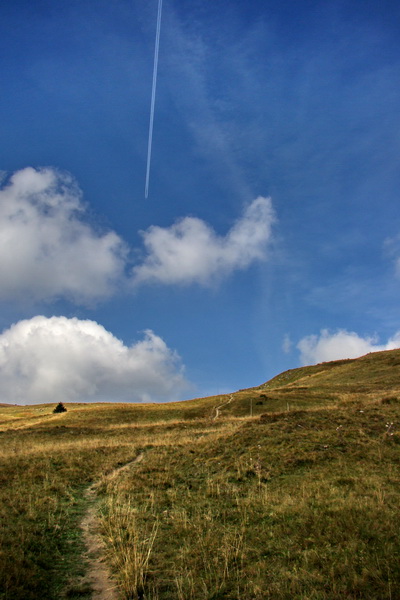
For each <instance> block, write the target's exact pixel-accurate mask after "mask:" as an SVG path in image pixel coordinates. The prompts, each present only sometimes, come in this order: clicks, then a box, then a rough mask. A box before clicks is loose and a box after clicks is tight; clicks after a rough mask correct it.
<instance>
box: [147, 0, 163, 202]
mask: <svg viewBox="0 0 400 600" xmlns="http://www.w3.org/2000/svg"><path fill="white" fill-rule="evenodd" d="M161 11H162V0H158V14H157V32H156V45H155V49H154V66H153V86H152V89H151V106H150V124H149V141H148V144H147V168H146V186H145V190H144V195H145V198H147V197H148V195H149V178H150V163H151V146H152V143H153V124H154V106H155V103H156V87H157V67H158V52H159V49H160V31H161Z"/></svg>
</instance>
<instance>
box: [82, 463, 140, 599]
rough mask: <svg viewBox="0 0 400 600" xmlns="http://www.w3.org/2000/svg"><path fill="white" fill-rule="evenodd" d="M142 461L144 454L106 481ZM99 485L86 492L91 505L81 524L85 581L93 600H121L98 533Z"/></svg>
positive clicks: (115, 470) (89, 488) (108, 477)
mask: <svg viewBox="0 0 400 600" xmlns="http://www.w3.org/2000/svg"><path fill="white" fill-rule="evenodd" d="M142 459H143V453H142V454H139V455H138V456H137V457H136V458H135V459H134V460H132V461H130V462H128V463H126V464H125V465H122V466H121V467H118V468H117V469H114V470H113V471H111V472H110V473H108V474H107V475H106V477H105V479H110V478H112V477H115V476H116V475H118V474H119V473H121V471H125V470H127V469H129V468H130V467H131V466H132V465H134V464H136V463H138V462H140V461H141V460H142ZM99 485H100V482H95V483H93V484H92V485H91V486H90V487H88V489H87V490H86V492H85V498H86V500H87V501H88V503H89V508H88V510H87V511H86V514H85V515H84V517H83V519H82V521H81V524H80V526H81V529H82V532H83V540H84V543H85V546H86V552H85V558H86V560H87V563H88V568H87V572H86V576H85V578H84V579H85V582H87V583H88V584H89V585H90V587H91V588H92V590H93V592H92V600H119V594H118V592H117V584H116V583H115V581H114V580H113V578H112V576H111V572H110V569H109V568H108V566H107V563H106V562H105V551H104V542H103V540H102V539H101V536H100V535H99V533H98V524H99V522H98V516H97V510H96V505H95V499H96V494H97V489H98V487H99Z"/></svg>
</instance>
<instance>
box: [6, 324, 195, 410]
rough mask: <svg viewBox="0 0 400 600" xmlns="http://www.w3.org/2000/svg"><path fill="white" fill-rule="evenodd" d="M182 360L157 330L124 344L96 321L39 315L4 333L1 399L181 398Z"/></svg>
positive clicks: (23, 401) (37, 400)
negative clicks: (128, 344) (131, 343)
mask: <svg viewBox="0 0 400 600" xmlns="http://www.w3.org/2000/svg"><path fill="white" fill-rule="evenodd" d="M185 388H186V382H185V379H184V376H183V368H182V365H181V362H180V359H179V357H178V356H177V354H176V353H174V352H173V351H171V350H170V349H169V348H168V347H167V345H166V344H165V342H164V341H163V340H162V339H161V338H160V337H158V336H157V335H155V334H154V333H153V332H152V331H146V332H145V334H144V337H143V339H142V340H141V341H138V342H137V343H135V344H133V345H132V346H126V345H124V344H123V343H122V342H121V341H120V340H119V339H117V338H116V337H114V336H113V335H112V334H111V333H110V332H109V331H107V330H106V329H104V327H102V326H101V325H99V324H98V323H96V322H95V321H89V320H85V321H83V320H79V319H77V318H72V319H68V318H66V317H51V318H46V317H43V316H36V317H34V318H32V319H29V320H24V321H19V322H18V323H16V324H15V325H12V326H11V327H10V328H9V329H8V330H6V331H4V332H3V333H2V334H1V335H0V398H1V401H2V402H9V403H16V404H31V403H46V402H58V401H110V402H114V401H120V402H122V401H163V400H172V399H178V398H179V396H180V395H181V393H182V391H183V389H185Z"/></svg>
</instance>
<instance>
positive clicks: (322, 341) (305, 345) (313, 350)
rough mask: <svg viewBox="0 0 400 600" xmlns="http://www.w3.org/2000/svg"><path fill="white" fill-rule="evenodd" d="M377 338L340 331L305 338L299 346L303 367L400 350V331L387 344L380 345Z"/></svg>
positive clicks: (322, 332) (325, 331) (324, 330)
mask: <svg viewBox="0 0 400 600" xmlns="http://www.w3.org/2000/svg"><path fill="white" fill-rule="evenodd" d="M377 341H378V340H377V339H376V338H375V337H365V338H363V337H360V336H359V335H358V334H357V333H354V332H349V331H345V330H342V329H341V330H339V331H337V332H336V333H330V332H329V331H328V330H327V329H323V330H322V331H321V332H320V334H319V336H317V335H309V336H307V337H304V338H303V339H302V340H300V342H299V343H298V345H297V348H298V349H299V350H300V359H301V362H302V364H303V365H309V364H315V363H320V362H328V361H331V360H339V359H342V358H357V357H359V356H363V355H364V354H368V352H379V351H381V350H393V349H394V348H400V331H398V332H396V333H395V334H394V336H393V337H391V338H390V339H389V340H388V341H387V343H386V344H378V343H377Z"/></svg>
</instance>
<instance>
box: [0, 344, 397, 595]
mask: <svg viewBox="0 0 400 600" xmlns="http://www.w3.org/2000/svg"><path fill="white" fill-rule="evenodd" d="M399 366H400V351H391V352H388V353H379V354H377V355H368V356H367V357H364V358H362V359H359V360H357V361H339V362H338V363H327V364H325V365H317V366H316V367H310V368H302V369H299V370H294V371H290V372H288V373H285V374H282V375H280V376H279V377H277V378H275V379H274V380H272V381H271V382H268V383H267V384H263V385H262V386H259V387H257V388H253V389H250V390H242V391H240V392H237V393H235V394H233V400H232V402H230V403H229V404H228V403H227V401H228V400H229V398H230V396H229V395H227V396H217V397H214V398H210V399H207V398H203V399H196V400H191V401H187V402H183V403H173V404H171V405H116V404H101V405H84V404H75V405H72V404H71V405H66V406H67V409H68V411H67V412H66V413H64V414H60V415H53V413H52V410H53V408H54V405H51V406H50V405H41V406H34V407H4V406H0V464H1V471H0V483H1V486H0V525H1V527H0V536H1V546H0V548H1V549H0V598H1V599H2V600H35V599H41V600H42V599H44V598H45V599H46V600H52V599H56V598H57V599H59V598H62V597H68V598H70V599H74V598H75V599H78V598H80V599H81V600H85V599H86V600H89V598H90V597H91V592H90V587H88V586H86V587H85V586H82V585H80V584H78V583H77V582H79V581H80V577H81V576H83V575H84V574H85V563H84V561H83V560H82V556H83V555H84V547H83V544H82V537H81V531H80V528H79V523H80V521H81V519H82V516H83V515H84V513H85V511H86V510H87V507H88V500H87V498H85V494H84V492H85V489H87V487H88V486H89V485H90V484H91V483H93V482H94V481H96V482H98V486H97V489H98V507H97V508H98V512H99V515H100V517H101V530H102V534H103V536H104V541H105V544H106V548H107V556H108V560H109V562H110V565H111V566H112V568H113V571H114V575H115V578H116V581H117V583H118V586H119V591H120V595H121V598H125V599H128V598H131V599H132V598H138V599H139V598H143V600H150V599H151V600H156V599H157V600H172V599H174V600H175V599H178V600H203V599H204V600H211V599H218V598H220V599H222V598H225V599H229V600H234V599H240V600H243V599H245V600H264V599H268V598H270V599H271V600H283V599H285V600H286V599H287V600H289V599H290V600H293V599H304V600H305V599H307V600H308V599H311V600H337V599H339V598H340V599H342V598H345V599H352V600H353V599H354V600H355V599H361V598H362V599H367V600H377V599H379V600H381V599H382V600H384V599H388V600H395V599H396V598H400V592H399V590H400V587H399V583H400V581H399V580H400V568H399V565H400V561H399V558H400V556H399V554H400V544H399V537H398V525H397V522H398V518H399V508H398V498H399V483H400V477H399V462H400V455H399V448H400V434H399V430H400V401H399V400H400V369H399ZM222 404H225V405H224V406H223V407H222V408H221V411H220V415H219V417H218V418H217V419H214V417H215V414H216V411H215V407H216V406H221V405H222ZM251 413H252V414H253V417H250V414H251ZM140 454H143V460H142V461H141V462H140V463H132V464H131V465H130V466H128V467H127V468H126V469H119V467H121V466H123V465H126V464H128V463H130V462H132V461H134V459H135V458H136V457H137V456H138V455H140Z"/></svg>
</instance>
